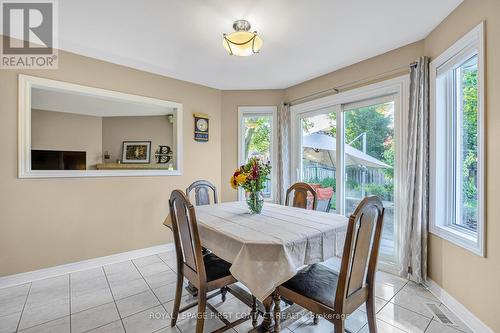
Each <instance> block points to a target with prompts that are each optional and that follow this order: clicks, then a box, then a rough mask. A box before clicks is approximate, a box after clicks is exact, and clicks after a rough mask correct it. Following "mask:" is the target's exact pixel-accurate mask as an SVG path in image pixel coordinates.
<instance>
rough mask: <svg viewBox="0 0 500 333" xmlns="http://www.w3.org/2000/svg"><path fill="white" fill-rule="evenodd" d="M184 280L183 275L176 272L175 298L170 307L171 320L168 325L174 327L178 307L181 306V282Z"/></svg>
mask: <svg viewBox="0 0 500 333" xmlns="http://www.w3.org/2000/svg"><path fill="white" fill-rule="evenodd" d="M183 281H184V276H182V274H181V273H177V286H176V289H175V299H174V307H173V309H172V320H171V321H170V326H172V327H174V326H175V324H176V323H177V317H178V316H179V308H180V306H181V297H182V282H183Z"/></svg>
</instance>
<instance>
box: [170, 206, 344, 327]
mask: <svg viewBox="0 0 500 333" xmlns="http://www.w3.org/2000/svg"><path fill="white" fill-rule="evenodd" d="M195 212H196V220H197V224H198V230H199V234H200V239H201V242H202V245H203V246H204V247H205V248H207V249H209V250H210V251H212V252H213V253H214V254H215V255H217V256H218V257H220V258H222V259H224V260H226V261H227V262H229V263H231V267H230V272H231V274H232V275H233V276H234V277H235V278H236V279H237V280H238V281H239V282H241V283H242V284H243V285H244V286H245V287H246V288H247V290H249V292H250V293H251V294H252V295H253V296H255V297H256V298H257V299H258V300H259V301H260V302H261V303H260V304H261V305H262V306H263V307H264V311H263V313H264V320H263V323H262V324H261V326H264V331H265V330H266V329H267V328H269V327H270V326H271V323H270V322H271V315H270V311H271V304H272V299H271V298H272V297H270V296H271V295H272V293H273V292H274V290H275V289H276V287H278V286H279V285H281V284H282V283H283V282H285V281H287V280H289V279H290V278H292V277H293V276H294V275H295V274H296V272H297V271H298V270H299V269H300V268H302V267H304V266H306V265H310V264H314V263H318V262H323V261H326V260H328V259H330V258H334V257H340V256H341V255H342V250H343V243H344V239H345V234H346V230H347V223H348V219H347V218H346V217H345V216H343V215H338V214H334V213H326V212H321V211H315V210H307V209H301V208H294V207H289V206H283V205H278V204H274V203H269V202H266V203H265V204H264V207H263V209H262V212H261V213H260V214H250V213H249V210H248V207H247V206H246V202H244V201H234V202H224V203H219V204H210V205H204V206H197V207H195ZM164 224H165V225H166V226H168V227H170V225H171V220H170V216H169V217H167V219H166V220H165V222H164ZM240 292H241V290H240Z"/></svg>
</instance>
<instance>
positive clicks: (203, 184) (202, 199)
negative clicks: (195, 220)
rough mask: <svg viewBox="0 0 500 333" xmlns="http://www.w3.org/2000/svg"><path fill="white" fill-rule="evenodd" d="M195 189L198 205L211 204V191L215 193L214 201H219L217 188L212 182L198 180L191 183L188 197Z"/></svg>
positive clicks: (187, 193)
mask: <svg viewBox="0 0 500 333" xmlns="http://www.w3.org/2000/svg"><path fill="white" fill-rule="evenodd" d="M193 190H194V200H195V203H196V206H203V205H210V194H209V192H210V191H212V193H213V196H214V203H217V188H216V187H215V186H214V185H213V184H212V183H211V182H209V181H207V180H197V181H195V182H194V183H192V184H191V185H189V187H188V188H187V189H186V195H187V197H188V198H189V195H190V194H191V191H193Z"/></svg>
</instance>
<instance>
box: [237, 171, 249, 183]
mask: <svg viewBox="0 0 500 333" xmlns="http://www.w3.org/2000/svg"><path fill="white" fill-rule="evenodd" d="M247 177H248V175H247V174H245V173H241V174H239V175H238V176H236V181H237V182H238V185H242V184H244V183H245V182H246V181H247Z"/></svg>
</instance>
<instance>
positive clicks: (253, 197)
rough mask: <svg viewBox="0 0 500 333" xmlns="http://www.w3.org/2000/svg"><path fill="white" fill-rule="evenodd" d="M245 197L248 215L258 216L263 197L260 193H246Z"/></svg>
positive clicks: (262, 204)
mask: <svg viewBox="0 0 500 333" xmlns="http://www.w3.org/2000/svg"><path fill="white" fill-rule="evenodd" d="M245 197H246V201H247V205H248V209H249V210H250V213H251V214H260V212H261V211H262V206H264V196H263V195H262V192H260V191H258V192H246V193H245Z"/></svg>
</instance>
